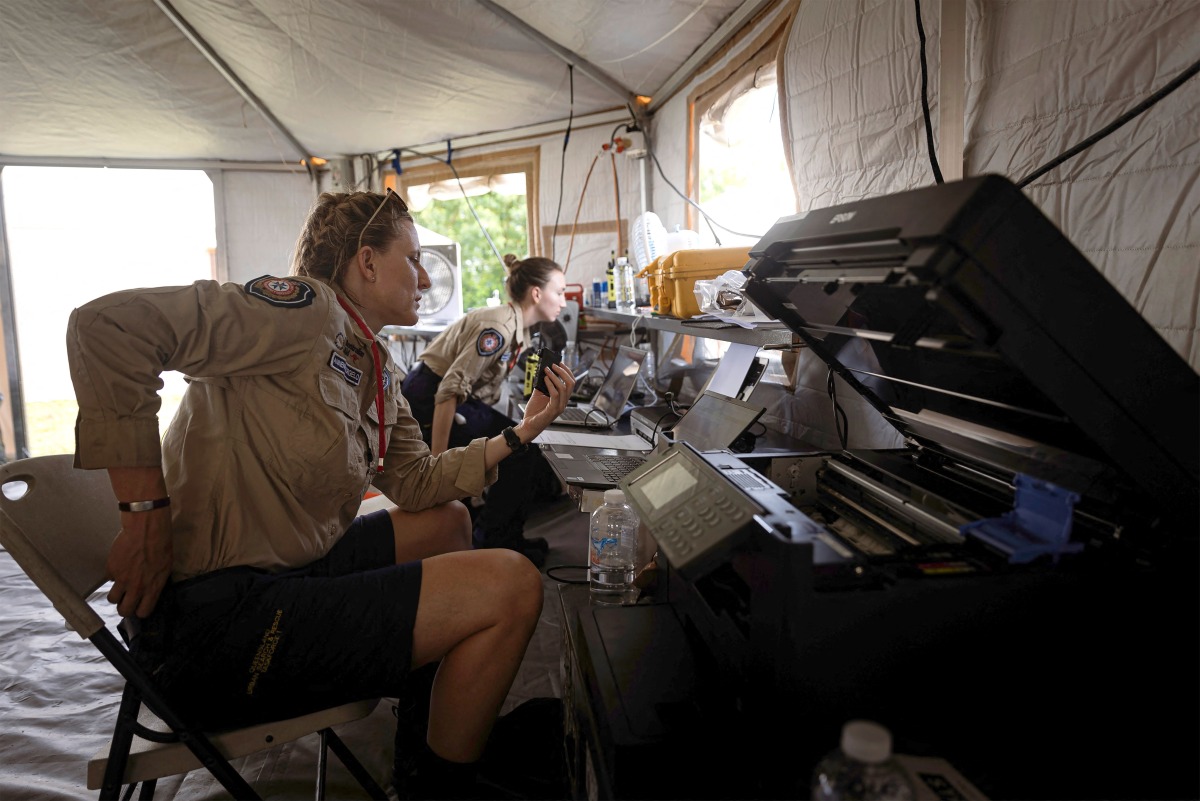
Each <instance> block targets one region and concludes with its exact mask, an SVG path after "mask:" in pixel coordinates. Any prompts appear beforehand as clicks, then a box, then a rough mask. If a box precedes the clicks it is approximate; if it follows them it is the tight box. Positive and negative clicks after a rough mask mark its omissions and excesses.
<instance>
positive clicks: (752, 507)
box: [620, 443, 842, 578]
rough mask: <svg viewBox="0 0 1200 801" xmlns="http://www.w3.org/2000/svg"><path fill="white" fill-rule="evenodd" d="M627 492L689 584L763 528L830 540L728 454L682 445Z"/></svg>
mask: <svg viewBox="0 0 1200 801" xmlns="http://www.w3.org/2000/svg"><path fill="white" fill-rule="evenodd" d="M620 486H621V489H623V490H624V491H625V497H626V498H627V499H628V500H629V503H630V505H632V506H633V507H634V510H635V511H636V512H637V513H638V516H639V518H640V519H641V521H642V522H643V523H644V524H646V526H647V527H648V528H649V529H650V530H651V532H652V533H653V534H654V538H655V540H656V541H657V542H658V547H659V550H660V551H661V552H662V553H663V555H664V556H666V558H667V561H668V562H669V563H670V564H671V566H672V567H674V568H675V569H676V570H678V571H679V572H680V573H681V574H682V575H685V576H688V577H689V578H698V577H700V576H701V575H703V574H704V573H706V572H708V571H709V570H710V569H711V568H713V567H715V566H716V565H718V564H719V563H720V562H721V561H723V560H724V559H725V558H726V555H727V554H728V552H729V551H730V550H732V549H733V548H735V547H736V546H737V545H738V544H740V543H741V542H742V540H743V539H745V537H747V536H748V535H749V534H750V533H751V532H753V531H755V530H756V529H758V530H766V531H772V532H774V534H775V536H782V537H786V538H787V539H790V540H801V539H812V540H816V539H818V538H820V537H821V535H823V534H825V530H824V527H823V526H821V525H820V524H818V523H816V522H814V521H813V520H811V519H810V518H808V517H807V516H806V515H804V514H803V513H801V512H800V511H799V510H797V509H796V508H795V507H794V506H792V505H791V503H790V502H789V501H788V498H787V493H786V492H785V491H784V490H783V489H782V488H780V487H779V486H777V485H775V484H774V483H772V482H771V481H769V480H768V479H767V478H765V477H764V476H763V475H762V474H761V473H759V472H758V471H756V470H754V469H752V468H750V467H747V466H746V465H745V463H743V462H742V461H741V460H739V459H738V458H737V457H736V456H734V455H733V454H731V453H729V452H728V451H718V452H712V453H700V452H699V451H697V450H696V449H695V448H692V447H691V446H690V445H688V444H686V443H675V444H673V445H671V446H670V447H669V448H668V449H666V450H665V451H662V452H661V453H659V454H657V455H656V456H654V457H652V458H650V459H648V460H647V461H646V463H645V464H643V465H642V466H641V467H639V468H637V469H636V470H634V471H633V472H632V473H630V474H629V475H627V476H626V477H625V479H624V480H623V481H622V482H621V485H620ZM835 558H837V559H839V560H840V559H841V558H842V557H838V556H836V555H835Z"/></svg>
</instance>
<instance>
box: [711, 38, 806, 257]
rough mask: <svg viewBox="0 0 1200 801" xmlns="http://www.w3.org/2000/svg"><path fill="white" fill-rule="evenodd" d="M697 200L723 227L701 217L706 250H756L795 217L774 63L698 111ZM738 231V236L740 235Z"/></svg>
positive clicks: (731, 83) (734, 81)
mask: <svg viewBox="0 0 1200 801" xmlns="http://www.w3.org/2000/svg"><path fill="white" fill-rule="evenodd" d="M696 116H697V119H698V125H697V127H698V131H697V135H696V148H695V151H696V153H695V156H696V177H697V180H696V183H695V191H694V195H693V196H694V197H696V199H697V202H698V203H699V204H700V205H701V207H702V208H703V209H704V211H705V212H706V213H707V214H708V216H709V217H710V218H712V220H713V222H714V223H716V224H717V225H719V226H724V228H725V229H729V230H724V229H722V228H721V227H718V228H717V229H716V233H715V234H714V232H713V230H712V229H711V228H710V227H709V225H708V224H707V223H706V222H705V221H704V220H703V219H701V218H699V215H696V216H695V217H694V218H693V221H692V226H693V227H694V228H695V230H696V231H698V232H699V233H700V242H701V246H702V247H713V246H715V245H716V244H717V237H719V238H720V243H721V244H722V245H725V246H731V245H740V244H753V243H755V242H757V241H758V238H759V237H760V236H761V235H762V234H763V233H765V232H766V230H767V229H768V228H769V227H770V226H771V224H772V223H774V222H775V220H777V219H778V218H780V217H782V216H784V215H787V214H793V213H794V212H795V211H796V196H795V193H794V191H793V189H792V184H791V180H790V178H789V177H788V176H789V171H788V167H787V159H786V157H785V155H784V150H783V137H782V133H781V130H780V114H779V94H778V87H777V86H776V78H775V63H774V62H773V61H772V62H769V63H766V64H759V65H756V66H754V68H753V69H750V70H747V71H744V72H742V73H740V74H735V75H734V76H732V77H731V78H730V79H729V80H728V81H726V82H725V84H724V85H723V86H721V87H720V89H719V90H717V91H714V92H711V93H710V94H709V95H708V97H707V98H706V99H705V100H704V102H703V104H702V105H701V104H699V103H698V104H697V107H696ZM734 232H737V233H734Z"/></svg>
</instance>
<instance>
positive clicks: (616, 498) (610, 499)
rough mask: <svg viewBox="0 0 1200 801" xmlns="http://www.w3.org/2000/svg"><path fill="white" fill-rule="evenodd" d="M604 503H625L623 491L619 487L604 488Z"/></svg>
mask: <svg viewBox="0 0 1200 801" xmlns="http://www.w3.org/2000/svg"><path fill="white" fill-rule="evenodd" d="M604 502H605V503H625V493H624V492H623V491H622V490H619V489H606V490H605V491H604Z"/></svg>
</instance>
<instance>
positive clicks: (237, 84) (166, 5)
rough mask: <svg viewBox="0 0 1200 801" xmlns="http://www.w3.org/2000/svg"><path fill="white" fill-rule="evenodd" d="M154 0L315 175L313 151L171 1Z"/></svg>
mask: <svg viewBox="0 0 1200 801" xmlns="http://www.w3.org/2000/svg"><path fill="white" fill-rule="evenodd" d="M154 4H155V5H156V6H158V7H159V8H160V9H161V10H162V12H163V13H164V14H166V15H167V18H168V19H170V20H171V22H173V23H175V27H176V28H178V29H179V30H180V32H181V33H182V34H183V35H184V37H185V38H187V40H188V41H190V42H191V43H192V44H193V45H194V46H195V47H196V49H197V50H199V51H200V53H201V55H203V56H204V57H205V58H206V59H208V61H209V63H211V64H212V65H213V66H214V67H216V69H217V72H219V73H220V74H221V77H223V78H224V79H225V80H226V81H228V82H229V85H230V86H232V87H233V88H234V89H236V90H237V93H238V94H240V95H241V96H242V97H243V98H244V99H245V100H246V102H247V103H249V104H250V105H251V106H253V107H254V109H255V110H256V111H257V112H258V113H259V114H261V115H262V116H263V119H265V120H266V121H267V123H268V124H270V125H271V127H273V128H274V129H275V130H277V131H279V133H280V134H281V135H282V136H283V137H284V138H285V139H287V140H288V143H289V144H291V146H292V147H294V148H295V149H296V152H297V153H298V154H299V155H300V158H301V159H303V160H304V164H305V166H306V167H308V170H309V173H310V174H312V175H313V176H314V177H315V175H316V173H315V172H314V170H315V166H314V165H313V155H312V154H311V153H309V152H308V148H306V147H305V146H304V145H302V144H300V141H299V140H298V139H296V137H295V136H293V135H292V132H291V131H289V130H288V129H287V128H286V127H284V125H283V123H282V122H280V121H279V119H278V118H276V116H275V115H274V114H272V113H271V110H270V109H269V108H267V106H266V104H265V103H263V102H262V101H261V100H259V99H258V95H256V94H254V92H252V91H250V87H248V86H246V84H245V83H243V82H242V79H241V78H239V77H238V75H237V73H235V72H234V71H233V68H231V67H230V66H229V65H228V64H226V63H225V60H224V59H223V58H221V57H220V56H219V55H217V52H216V51H215V50H213V49H212V47H211V46H210V45H209V44H208V42H207V41H205V39H204V37H203V36H201V35H200V34H199V32H197V31H196V29H195V28H193V27H192V26H191V24H190V23H188V21H187V20H186V19H184V18H183V15H181V14H180V13H179V12H178V11H176V10H175V7H174V6H173V5H171V3H170V2H169V0H154Z"/></svg>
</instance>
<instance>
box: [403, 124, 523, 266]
mask: <svg viewBox="0 0 1200 801" xmlns="http://www.w3.org/2000/svg"><path fill="white" fill-rule="evenodd" d="M446 149H447V152H448V151H449V149H450V143H449V142H448V141H447V142H446ZM395 150H396V151H403V152H406V153H412V154H413V155H414V156H423V157H425V158H430V159H433V160H434V161H440V162H441V163H442V164H445V165H446V166H447V167H449V168H450V172H452V173H454V180H455V181H457V182H458V191H460V192H462V196H463V200H465V201H467V209H468V210H469V211H470V212H471V216H472V217H474V218H475V223H476V224H477V225H478V226H479V230H480V231H483V237H484V239H486V240H487V242H488V245H490V246H491V248H492V253H494V254H496V261H498V262H500V264H501V265H504V257H503V256H501V255H500V250H499V249H498V248H497V247H496V243H495V242H493V241H492V235H491V234H489V233H488V230H487V228H485V227H484V225H483V220H481V219H479V215H478V214H476V213H475V207H474V206H473V205H472V204H471V198H470V197H468V196H467V190H466V187H464V186H463V182H462V178H460V177H459V175H458V170H456V169H455V168H454V164H453V163H452V162H451V160H450V159H449V158H444V159H442V158H438V157H437V156H433V155H430V154H428V153H419V152H417V151H416V150H413V149H412V148H408V147H398V148H396V149H395ZM504 266H506V267H507V265H504Z"/></svg>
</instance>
